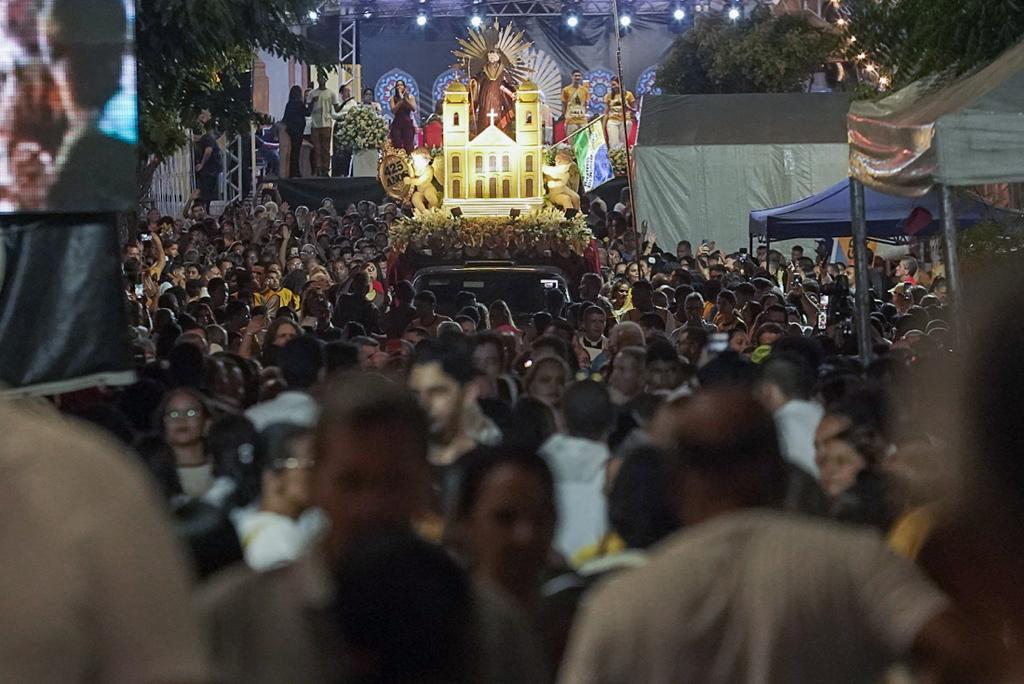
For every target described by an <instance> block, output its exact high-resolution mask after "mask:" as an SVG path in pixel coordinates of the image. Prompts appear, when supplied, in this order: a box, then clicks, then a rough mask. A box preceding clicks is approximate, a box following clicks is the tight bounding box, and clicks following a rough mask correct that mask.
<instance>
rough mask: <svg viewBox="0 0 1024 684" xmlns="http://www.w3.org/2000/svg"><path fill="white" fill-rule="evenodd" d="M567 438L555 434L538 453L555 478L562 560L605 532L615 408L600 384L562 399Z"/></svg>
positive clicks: (586, 384) (579, 386) (577, 387)
mask: <svg viewBox="0 0 1024 684" xmlns="http://www.w3.org/2000/svg"><path fill="white" fill-rule="evenodd" d="M562 405H563V407H564V412H565V422H566V427H568V429H569V434H567V435H563V434H555V435H552V436H551V437H549V438H548V440H547V441H546V442H545V443H544V445H543V446H542V447H541V449H540V455H541V456H542V457H543V458H544V460H545V461H547V463H548V466H549V467H550V468H551V473H552V474H553V475H554V477H555V496H556V498H557V502H558V530H557V531H556V533H555V548H556V549H558V551H559V552H560V553H561V554H562V555H564V556H565V557H566V558H567V559H571V558H572V557H573V554H575V553H576V552H577V551H579V550H580V549H581V548H583V547H584V546H588V545H591V544H596V543H598V542H599V541H601V538H602V537H604V534H605V531H606V530H607V528H608V502H607V500H606V499H605V494H604V485H605V466H606V465H607V464H608V460H609V459H610V458H611V452H610V451H609V450H608V444H607V442H606V441H605V440H606V439H607V437H608V431H609V430H610V429H611V427H612V426H613V425H614V423H615V408H614V407H613V406H612V403H611V400H610V399H609V398H608V390H606V389H605V388H604V385H602V384H600V383H598V382H594V381H593V380H584V381H582V382H577V383H574V384H572V385H570V386H569V387H568V388H567V389H566V390H565V395H564V397H563V398H562Z"/></svg>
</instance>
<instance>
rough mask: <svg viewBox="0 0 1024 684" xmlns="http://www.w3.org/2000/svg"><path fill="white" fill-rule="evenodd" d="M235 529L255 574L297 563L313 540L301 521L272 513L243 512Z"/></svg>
mask: <svg viewBox="0 0 1024 684" xmlns="http://www.w3.org/2000/svg"><path fill="white" fill-rule="evenodd" d="M235 529H236V530H237V531H238V539H239V541H240V542H241V543H242V551H243V552H244V554H245V562H246V563H247V564H248V565H249V567H250V568H252V569H253V570H267V569H269V568H272V567H274V566H277V565H281V564H282V563H289V562H291V561H293V560H295V559H296V558H298V557H299V555H301V553H302V552H303V551H304V550H305V549H306V548H307V547H308V545H309V542H310V538H311V530H309V529H307V528H306V527H303V525H302V524H301V523H300V522H299V521H298V520H294V519H292V518H289V517H287V516H284V515H281V514H279V513H271V512H270V511H260V510H248V511H243V512H240V513H239V515H238V516H237V520H236V523H235Z"/></svg>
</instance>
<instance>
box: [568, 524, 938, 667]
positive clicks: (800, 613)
mask: <svg viewBox="0 0 1024 684" xmlns="http://www.w3.org/2000/svg"><path fill="white" fill-rule="evenodd" d="M948 605H949V603H948V600H947V599H946V597H945V596H944V595H943V594H942V593H941V592H940V591H939V590H938V589H937V588H936V587H934V586H933V585H932V584H931V582H929V581H928V580H927V579H926V578H925V577H924V575H922V574H921V572H920V570H918V569H917V568H916V567H915V566H914V565H912V564H911V563H910V562H909V561H907V560H905V559H903V558H899V557H897V556H896V555H894V554H893V553H892V552H891V551H890V550H889V549H888V547H887V546H886V545H885V543H884V541H883V540H882V539H881V538H880V537H879V536H878V535H877V534H875V533H874V532H873V531H870V530H867V529H863V528H856V527H847V526H842V525H839V524H836V523H829V522H824V521H818V520H814V519H810V518H802V517H799V516H795V515H789V514H785V513H781V512H777V511H769V510H766V509H748V510H746V511H741V512H736V513H731V514H727V515H722V516H718V517H715V518H713V519H711V520H709V521H708V522H705V523H702V524H700V525H696V526H694V527H692V528H689V529H687V530H684V531H682V532H679V533H677V534H676V535H675V536H673V537H670V538H669V539H668V540H667V541H666V542H664V543H663V544H662V545H661V546H660V547H658V549H657V550H656V551H655V552H654V554H653V555H652V556H651V560H650V563H649V564H648V565H646V566H644V567H642V568H639V569H637V570H632V571H629V572H626V573H624V574H621V575H618V576H616V577H614V578H612V579H611V580H610V581H608V582H607V583H606V584H604V585H603V586H601V587H599V588H598V589H596V590H595V592H594V593H592V594H591V595H590V596H589V598H587V599H585V600H584V605H583V607H582V609H581V613H580V614H579V616H578V617H577V621H576V624H575V627H574V630H573V635H572V638H571V640H570V645H569V649H568V651H567V654H566V659H565V661H564V663H563V669H562V673H561V677H560V681H561V682H567V683H568V682H571V683H574V684H575V683H584V682H585V683H596V682H674V683H676V684H698V683H699V684H709V683H712V682H729V683H730V684H754V683H755V682H756V683H758V684H776V683H777V684H791V683H793V682H828V683H829V684H863V682H874V681H878V679H879V676H880V675H881V673H882V672H883V671H884V669H885V667H886V666H887V665H888V664H889V663H891V662H892V661H893V660H894V659H896V658H899V657H901V656H904V655H906V654H907V653H908V651H909V650H910V647H911V646H912V645H913V642H914V639H915V638H916V637H917V635H918V633H919V632H920V631H921V629H922V628H923V627H924V625H925V624H926V623H927V622H928V621H929V620H931V619H932V618H933V617H935V616H936V615H937V614H938V613H940V612H942V611H943V610H945V609H946V608H947V607H948Z"/></svg>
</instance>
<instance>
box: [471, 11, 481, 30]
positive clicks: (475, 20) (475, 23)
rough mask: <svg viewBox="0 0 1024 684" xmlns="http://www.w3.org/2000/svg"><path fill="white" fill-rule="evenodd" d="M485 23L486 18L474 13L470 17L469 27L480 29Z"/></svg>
mask: <svg viewBox="0 0 1024 684" xmlns="http://www.w3.org/2000/svg"><path fill="white" fill-rule="evenodd" d="M483 23H484V18H483V17H481V16H480V13H479V12H476V11H474V12H473V14H471V15H470V17H469V25H470V26H472V27H473V28H480V25H481V24H483Z"/></svg>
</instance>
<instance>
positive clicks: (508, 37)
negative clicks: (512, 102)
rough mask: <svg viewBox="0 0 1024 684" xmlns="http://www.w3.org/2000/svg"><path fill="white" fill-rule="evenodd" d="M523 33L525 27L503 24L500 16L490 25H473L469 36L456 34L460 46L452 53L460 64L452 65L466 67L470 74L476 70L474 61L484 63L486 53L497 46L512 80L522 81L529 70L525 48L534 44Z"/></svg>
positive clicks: (463, 68) (457, 67)
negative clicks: (516, 27)
mask: <svg viewBox="0 0 1024 684" xmlns="http://www.w3.org/2000/svg"><path fill="white" fill-rule="evenodd" d="M524 36H525V33H524V32H523V31H516V30H515V29H514V28H512V24H511V22H510V23H509V24H507V25H506V26H505V27H504V28H502V27H501V25H500V24H499V23H498V20H497V19H495V20H494V24H493V25H491V26H490V27H487V28H484V27H480V28H470V29H469V35H468V36H467V37H466V38H456V40H457V41H458V43H459V45H460V46H461V49H458V50H452V54H453V55H454V56H455V58H456V59H458V60H459V63H458V64H454V65H452V66H453V67H454V68H456V69H460V70H466V71H467V72H468V73H467V76H468V75H471V74H473V73H474V69H473V63H474V62H478V63H480V64H483V63H485V62H486V61H487V53H488V52H490V51H491V50H496V51H497V52H498V54H499V55H500V56H501V63H502V64H503V65H504V67H505V72H506V73H507V74H508V76H509V78H510V80H511V81H512V82H513V83H521V82H523V81H525V80H526V78H527V77H528V76H529V74H530V69H529V68H528V67H527V66H526V63H525V62H524V57H525V53H526V51H527V50H529V49H530V47H532V46H533V43H531V42H530V41H528V40H525V38H524Z"/></svg>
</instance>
